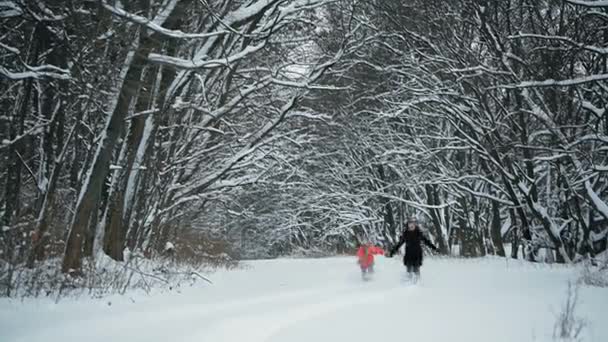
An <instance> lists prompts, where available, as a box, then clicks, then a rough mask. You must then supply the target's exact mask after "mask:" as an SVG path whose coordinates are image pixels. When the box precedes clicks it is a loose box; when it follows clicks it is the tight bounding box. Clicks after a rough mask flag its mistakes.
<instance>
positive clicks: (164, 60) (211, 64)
mask: <svg viewBox="0 0 608 342" xmlns="http://www.w3.org/2000/svg"><path fill="white" fill-rule="evenodd" d="M265 45H266V41H263V42H262V43H260V44H258V45H253V46H247V47H246V48H244V49H243V50H242V51H239V52H237V53H235V54H233V55H232V56H228V57H226V58H218V59H210V60H188V59H183V58H177V57H171V56H166V55H161V54H157V53H151V54H149V55H148V59H149V60H150V61H151V62H154V63H159V64H166V65H171V66H174V67H176V68H180V69H213V68H218V67H223V66H228V65H230V64H231V63H234V62H235V61H238V60H240V59H242V58H244V57H246V56H248V55H250V54H253V53H255V52H257V51H259V50H261V49H262V48H263V47H264V46H265Z"/></svg>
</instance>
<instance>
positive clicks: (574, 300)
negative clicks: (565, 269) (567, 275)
mask: <svg viewBox="0 0 608 342" xmlns="http://www.w3.org/2000/svg"><path fill="white" fill-rule="evenodd" d="M577 305H578V287H576V286H573V285H572V284H571V283H569V284H568V293H567V297H566V301H565V302H564V304H563V306H562V308H561V311H560V312H559V314H558V316H557V320H556V321H555V325H554V327H553V339H554V340H555V341H562V342H573V341H580V338H581V332H582V331H583V329H584V328H585V324H586V322H585V320H584V319H582V318H580V317H578V315H577V313H576V307H577Z"/></svg>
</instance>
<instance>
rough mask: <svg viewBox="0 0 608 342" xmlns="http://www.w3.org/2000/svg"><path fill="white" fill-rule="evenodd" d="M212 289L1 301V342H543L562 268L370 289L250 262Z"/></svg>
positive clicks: (331, 262) (605, 294)
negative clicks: (96, 297) (92, 297)
mask: <svg viewBox="0 0 608 342" xmlns="http://www.w3.org/2000/svg"><path fill="white" fill-rule="evenodd" d="M246 265H247V267H245V268H244V269H240V270H235V271H221V272H217V273H215V274H211V275H210V278H211V279H212V280H213V281H214V284H213V285H206V286H201V285H198V286H197V287H191V288H185V289H181V290H180V291H179V292H176V291H174V292H171V293H161V294H156V295H153V296H143V295H141V294H136V293H131V294H130V295H126V296H124V297H120V296H114V297H110V298H105V299H103V300H100V299H98V300H93V299H86V300H85V299H80V300H62V301H60V302H59V303H58V304H54V303H53V302H52V301H51V300H43V299H38V300H25V301H8V300H6V299H0V341H3V342H37V341H41V342H42V341H44V342H54V341H57V342H69V341H87V342H97V341H99V342H109V341H112V342H120V341H129V342H135V341H145V342H157V341H158V342H167V341H171V342H190V341H193V342H194V341H196V342H207V341H209V342H222V341H227V342H239V341H243V342H262V341H264V342H279V341H280V342H299V341H306V342H310V341H349V342H356V341H370V340H375V341H416V342H424V341H449V342H456V341H466V342H475V341H483V342H487V341H492V342H498V341H509V342H511V341H518V342H519V341H553V339H552V332H553V326H554V323H555V321H556V316H557V314H558V313H559V312H560V309H561V307H562V303H563V302H564V300H565V297H566V292H567V291H566V289H567V283H568V280H570V279H575V278H576V277H577V276H578V272H577V271H576V269H574V268H569V267H565V266H548V265H534V264H527V263H523V262H520V261H515V260H509V261H508V262H507V261H506V260H505V259H498V258H488V259H473V260H459V259H431V258H429V259H427V260H426V262H425V265H424V266H423V269H422V279H421V281H420V283H418V284H417V285H413V286H412V285H408V284H407V283H406V282H405V281H404V280H403V278H404V277H403V267H402V266H401V264H400V260H399V258H397V257H395V258H393V259H385V258H383V257H380V258H378V261H377V271H376V274H375V276H374V278H373V279H372V280H371V281H367V282H364V281H362V280H361V278H360V275H359V271H358V269H357V266H356V264H355V260H354V258H343V257H339V258H328V259H280V260H266V261H255V262H249V263H247V264H246ZM579 297H580V298H579V299H580V303H579V305H578V307H577V313H578V314H579V315H580V316H581V317H583V318H585V319H586V320H587V326H586V329H585V331H584V336H583V338H582V340H583V341H590V342H605V341H608V324H607V322H606V317H608V289H601V288H590V287H583V288H581V290H580V295H579Z"/></svg>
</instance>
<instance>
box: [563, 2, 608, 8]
mask: <svg viewBox="0 0 608 342" xmlns="http://www.w3.org/2000/svg"><path fill="white" fill-rule="evenodd" d="M566 1H568V2H569V3H571V4H573V5H578V6H584V7H608V1H606V0H598V1H591V0H587V1H585V0H566Z"/></svg>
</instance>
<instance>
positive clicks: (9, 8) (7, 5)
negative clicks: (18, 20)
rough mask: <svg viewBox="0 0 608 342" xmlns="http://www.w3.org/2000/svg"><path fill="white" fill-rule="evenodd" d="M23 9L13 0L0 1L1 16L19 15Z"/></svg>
mask: <svg viewBox="0 0 608 342" xmlns="http://www.w3.org/2000/svg"><path fill="white" fill-rule="evenodd" d="M22 14H23V10H22V9H21V7H19V5H17V4H16V3H14V2H13V1H0V18H10V17H18V16H20V15H22Z"/></svg>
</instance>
